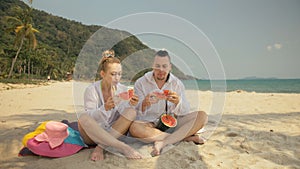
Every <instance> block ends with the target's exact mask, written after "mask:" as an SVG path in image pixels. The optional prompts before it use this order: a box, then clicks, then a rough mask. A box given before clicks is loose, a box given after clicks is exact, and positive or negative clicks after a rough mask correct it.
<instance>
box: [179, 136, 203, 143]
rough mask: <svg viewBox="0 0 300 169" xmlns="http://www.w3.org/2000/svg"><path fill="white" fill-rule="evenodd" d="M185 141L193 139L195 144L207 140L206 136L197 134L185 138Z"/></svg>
mask: <svg viewBox="0 0 300 169" xmlns="http://www.w3.org/2000/svg"><path fill="white" fill-rule="evenodd" d="M184 141H192V142H194V143H195V144H204V143H205V141H206V140H205V138H203V137H201V136H200V135H199V134H195V135H192V136H190V137H187V138H185V139H184Z"/></svg>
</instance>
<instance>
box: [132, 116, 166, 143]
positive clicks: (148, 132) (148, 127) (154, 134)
mask: <svg viewBox="0 0 300 169" xmlns="http://www.w3.org/2000/svg"><path fill="white" fill-rule="evenodd" d="M129 132H130V134H131V135H132V136H133V137H136V138H138V139H139V140H140V141H142V142H145V143H152V142H155V141H158V140H163V139H165V138H166V137H168V136H169V135H170V134H169V133H166V132H162V131H160V130H159V129H156V128H155V127H154V124H153V123H149V122H142V121H134V122H133V123H132V124H131V126H130V129H129Z"/></svg>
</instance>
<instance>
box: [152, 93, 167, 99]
mask: <svg viewBox="0 0 300 169" xmlns="http://www.w3.org/2000/svg"><path fill="white" fill-rule="evenodd" d="M153 94H155V96H156V97H157V98H158V99H161V100H164V99H167V97H166V96H165V94H164V93H161V92H153Z"/></svg>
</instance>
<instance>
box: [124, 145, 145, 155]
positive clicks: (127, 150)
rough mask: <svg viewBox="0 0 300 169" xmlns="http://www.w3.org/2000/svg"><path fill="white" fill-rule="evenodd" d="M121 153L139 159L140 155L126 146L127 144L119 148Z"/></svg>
mask: <svg viewBox="0 0 300 169" xmlns="http://www.w3.org/2000/svg"><path fill="white" fill-rule="evenodd" d="M120 150H121V153H123V154H124V156H125V157H126V158H128V159H141V158H142V155H141V154H140V153H139V152H137V151H135V150H134V149H133V148H131V147H130V146H128V145H127V144H124V146H123V147H122V148H121V149H120Z"/></svg>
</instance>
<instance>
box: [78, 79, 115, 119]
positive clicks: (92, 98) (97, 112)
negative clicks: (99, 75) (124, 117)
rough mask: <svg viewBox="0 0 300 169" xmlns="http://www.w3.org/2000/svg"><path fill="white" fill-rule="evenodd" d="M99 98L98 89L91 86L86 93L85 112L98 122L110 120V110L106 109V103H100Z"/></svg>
mask: <svg viewBox="0 0 300 169" xmlns="http://www.w3.org/2000/svg"><path fill="white" fill-rule="evenodd" d="M98 104H99V98H98V95H97V91H96V89H95V87H94V86H93V85H91V86H89V87H88V88H87V89H86V90H85V93H84V109H85V112H86V113H87V114H88V115H89V116H91V117H92V118H94V119H95V120H96V121H97V122H103V121H107V120H108V118H109V117H108V115H109V111H106V110H105V107H104V105H98Z"/></svg>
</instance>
